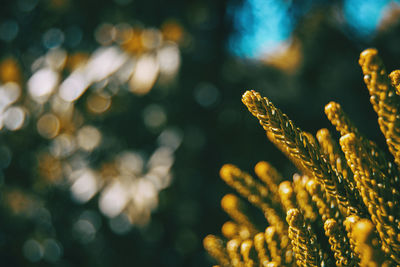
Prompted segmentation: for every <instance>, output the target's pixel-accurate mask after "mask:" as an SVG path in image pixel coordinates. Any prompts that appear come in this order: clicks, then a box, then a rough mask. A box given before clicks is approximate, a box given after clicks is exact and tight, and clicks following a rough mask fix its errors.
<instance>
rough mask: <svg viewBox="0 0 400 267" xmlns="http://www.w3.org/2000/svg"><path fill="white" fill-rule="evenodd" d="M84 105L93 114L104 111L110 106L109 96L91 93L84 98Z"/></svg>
mask: <svg viewBox="0 0 400 267" xmlns="http://www.w3.org/2000/svg"><path fill="white" fill-rule="evenodd" d="M86 107H87V110H88V111H89V112H91V113H94V114H100V113H103V112H106V111H107V110H108V109H109V108H110V107H111V98H110V97H109V96H106V95H104V94H98V93H92V94H90V95H89V96H88V98H87V100H86Z"/></svg>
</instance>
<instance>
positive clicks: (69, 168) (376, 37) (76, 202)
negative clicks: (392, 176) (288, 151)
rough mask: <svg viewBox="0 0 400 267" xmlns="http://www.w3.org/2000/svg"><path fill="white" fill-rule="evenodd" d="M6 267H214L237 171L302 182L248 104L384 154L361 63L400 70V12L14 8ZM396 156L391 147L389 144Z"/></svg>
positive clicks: (3, 149)
mask: <svg viewBox="0 0 400 267" xmlns="http://www.w3.org/2000/svg"><path fill="white" fill-rule="evenodd" d="M0 14H1V15H0V128H1V130H0V198H1V202H0V265H1V266H128V265H130V266H210V265H211V264H212V260H211V258H210V257H209V256H208V255H207V254H206V253H205V252H204V250H203V248H202V239H203V238H204V236H205V235H206V234H209V233H218V232H219V231H220V229H218V228H219V226H220V225H222V223H223V222H225V221H226V220H227V216H226V215H225V214H223V212H222V211H221V209H220V207H219V200H220V199H221V197H222V196H223V195H224V194H225V193H227V192H229V189H228V188H227V186H226V185H224V184H223V182H222V181H220V179H219V178H218V171H219V168H220V167H221V166H222V165H223V164H224V163H233V164H236V165H238V166H240V167H241V168H243V169H245V170H251V168H252V166H254V165H255V163H256V162H258V161H260V160H267V161H269V162H271V163H272V164H273V165H274V166H276V167H277V169H279V170H280V171H281V172H282V173H283V174H284V175H285V176H287V177H291V175H292V174H293V172H294V171H295V169H294V167H293V166H291V165H290V164H289V163H288V161H287V160H286V159H285V157H284V156H283V155H281V154H280V153H279V152H278V151H277V150H276V149H275V148H274V147H273V146H272V145H271V144H270V143H268V141H267V139H266V138H265V136H264V131H263V130H262V129H260V127H259V126H258V124H257V121H256V120H254V119H253V118H251V116H250V115H249V114H248V112H247V111H246V109H245V107H244V106H243V105H242V103H241V102H240V99H241V95H242V93H243V92H244V90H245V89H256V90H258V91H260V93H261V94H262V95H265V96H268V97H269V98H270V99H271V100H272V101H273V102H274V103H275V104H276V106H278V107H280V108H281V109H282V110H283V111H284V112H285V113H287V114H288V115H289V117H290V118H292V119H293V120H294V121H295V122H296V124H297V125H299V126H300V127H302V129H304V130H306V131H310V132H315V131H316V130H317V129H319V128H322V127H329V126H328V125H329V123H328V121H327V120H326V119H325V117H324V114H323V107H324V105H325V104H326V103H328V102H329V101H331V100H334V101H337V102H339V103H341V104H342V106H343V108H344V109H345V110H346V111H347V112H348V113H349V114H350V115H351V116H352V118H353V120H354V121H355V122H356V123H357V125H358V127H359V128H360V129H361V130H362V131H363V132H364V133H365V134H366V135H367V136H368V137H370V138H371V139H373V140H378V143H379V142H380V144H383V142H384V140H383V138H382V136H380V135H379V134H378V130H377V128H376V127H377V126H376V123H375V120H376V118H375V115H374V114H373V111H372V108H371V107H370V105H369V99H368V93H367V90H366V89H365V88H364V85H363V81H362V75H361V70H360V69H359V67H358V64H357V58H358V54H359V53H360V51H362V49H364V48H366V47H370V46H373V47H376V48H378V50H379V51H380V55H381V56H382V58H383V60H384V62H385V64H386V66H387V67H388V69H389V70H393V69H394V68H398V67H399V65H400V63H399V62H400V50H399V49H398V47H399V45H400V40H399V38H400V20H399V15H400V7H399V3H398V2H396V1H392V2H390V1H358V0H341V1H339V0H337V1H323V0H320V1H318V0H309V1H289V0H268V1H259V0H221V1H211V0H210V1H179V0H177V1H157V0H148V1H139V0H113V1H92V0H88V1H77V0H16V1H9V0H7V1H5V2H4V3H3V4H2V8H1V9H0ZM382 147H384V146H382Z"/></svg>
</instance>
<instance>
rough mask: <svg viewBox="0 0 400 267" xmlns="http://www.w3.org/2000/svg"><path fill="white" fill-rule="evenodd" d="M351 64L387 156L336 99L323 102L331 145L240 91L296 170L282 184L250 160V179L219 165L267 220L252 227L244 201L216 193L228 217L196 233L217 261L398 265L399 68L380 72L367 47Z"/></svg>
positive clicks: (276, 175) (378, 62)
mask: <svg viewBox="0 0 400 267" xmlns="http://www.w3.org/2000/svg"><path fill="white" fill-rule="evenodd" d="M359 63H360V66H361V68H362V71H363V73H364V81H365V83H366V85H367V88H368V90H369V93H370V96H371V98H370V100H371V103H372V106H373V108H374V110H375V111H376V113H377V115H378V123H379V126H380V129H381V131H382V133H383V135H384V136H385V138H386V143H387V145H388V148H389V151H390V153H391V154H392V156H388V155H385V153H384V152H383V151H382V150H380V149H379V147H378V146H377V145H376V144H375V143H374V142H373V141H371V140H368V139H367V138H366V137H365V136H363V135H362V134H361V133H360V132H359V131H358V129H357V128H356V126H355V125H354V124H353V123H352V122H351V120H350V119H349V118H348V116H347V115H346V114H345V112H344V111H343V110H342V108H341V106H340V105H339V104H338V103H334V102H331V103H329V104H328V105H326V107H325V113H326V115H327V117H328V119H329V120H330V122H331V123H332V124H333V125H334V126H335V127H336V129H337V131H338V132H339V133H340V135H341V138H340V140H339V142H336V141H335V140H333V138H332V136H331V134H330V133H329V131H328V130H327V129H321V130H319V131H318V132H317V134H316V137H314V136H313V135H312V134H309V133H306V132H303V131H302V130H300V129H299V128H298V127H297V126H296V125H295V124H294V123H293V122H292V121H291V120H290V119H289V118H288V117H287V116H286V115H285V114H284V113H282V112H281V111H280V110H279V109H278V108H276V107H275V106H274V105H273V104H272V103H271V102H270V101H269V100H268V99H267V98H266V97H262V96H261V95H260V94H259V93H257V92H255V91H247V92H245V93H244V95H243V97H242V101H243V103H244V104H245V105H246V107H247V108H248V110H249V111H250V112H251V114H253V115H254V116H255V117H256V118H257V119H258V120H259V122H260V124H261V126H262V127H263V128H264V130H265V131H266V133H267V137H268V138H269V139H270V141H271V142H273V143H274V144H275V145H276V146H277V147H278V148H279V149H280V150H281V151H282V152H283V153H284V154H285V155H286V156H287V157H288V158H289V159H290V160H291V161H292V162H293V163H294V164H295V166H296V167H297V168H298V169H299V171H300V173H301V174H295V175H294V177H293V180H292V181H285V180H284V179H283V178H282V176H281V175H280V174H279V173H278V171H277V170H276V169H274V168H273V167H272V166H271V165H270V164H269V163H267V162H259V163H258V164H257V165H256V166H255V173H256V175H257V177H258V178H254V177H252V176H251V175H250V174H248V173H246V172H244V171H242V170H240V169H239V168H238V167H236V166H234V165H231V164H227V165H224V166H223V167H222V168H221V171H220V175H221V178H222V179H223V180H224V181H225V182H226V183H227V184H228V185H230V186H231V187H233V188H234V189H235V190H236V191H237V192H238V193H239V195H240V196H242V197H243V198H245V199H247V200H248V202H250V203H251V204H252V205H254V206H256V207H258V208H260V209H261V210H262V212H263V213H264V215H265V219H266V221H267V223H268V225H269V226H268V227H267V228H266V229H258V228H257V226H256V225H255V223H253V222H252V221H251V219H250V218H251V216H249V214H248V213H249V209H248V208H246V203H244V202H243V201H242V200H241V199H239V198H238V197H237V196H235V195H233V194H229V195H226V196H225V197H224V198H223V199H222V201H221V205H222V208H223V209H224V210H225V211H226V212H227V214H228V215H229V216H230V217H231V219H232V221H228V222H226V223H225V224H224V225H223V227H222V234H223V237H222V238H220V237H217V236H212V235H209V236H207V237H206V238H205V239H204V247H205V248H206V250H207V251H208V252H209V253H210V255H211V256H213V257H214V258H215V259H216V260H217V262H218V264H219V265H220V266H243V267H244V266H332V265H335V264H336V266H396V265H397V266H398V265H400V205H399V204H400V203H399V202H400V193H399V188H400V187H399V167H400V112H399V109H400V70H396V71H393V72H392V73H391V74H387V72H386V70H385V68H384V66H383V63H382V61H381V59H380V58H379V57H378V53H377V51H376V50H375V49H367V50H365V51H364V52H362V53H361V55H360V60H359ZM392 158H393V159H394V160H392ZM324 234H325V235H324Z"/></svg>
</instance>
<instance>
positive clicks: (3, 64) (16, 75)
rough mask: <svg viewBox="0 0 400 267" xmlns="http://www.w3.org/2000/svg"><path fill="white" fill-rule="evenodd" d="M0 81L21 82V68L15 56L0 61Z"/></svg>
mask: <svg viewBox="0 0 400 267" xmlns="http://www.w3.org/2000/svg"><path fill="white" fill-rule="evenodd" d="M0 81H1V82H2V83H7V82H16V83H18V84H20V83H21V70H20V67H19V64H18V62H17V60H16V59H15V58H13V57H8V58H5V59H3V60H1V61H0Z"/></svg>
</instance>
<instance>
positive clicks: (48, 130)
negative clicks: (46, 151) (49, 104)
mask: <svg viewBox="0 0 400 267" xmlns="http://www.w3.org/2000/svg"><path fill="white" fill-rule="evenodd" d="M36 128H37V131H38V133H39V134H40V135H41V136H43V137H44V138H47V139H52V138H54V137H56V136H57V135H58V133H59V131H60V120H59V119H58V117H57V116H56V115H54V114H52V113H46V114H44V115H43V116H41V117H40V118H39V120H38V122H37V124H36Z"/></svg>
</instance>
